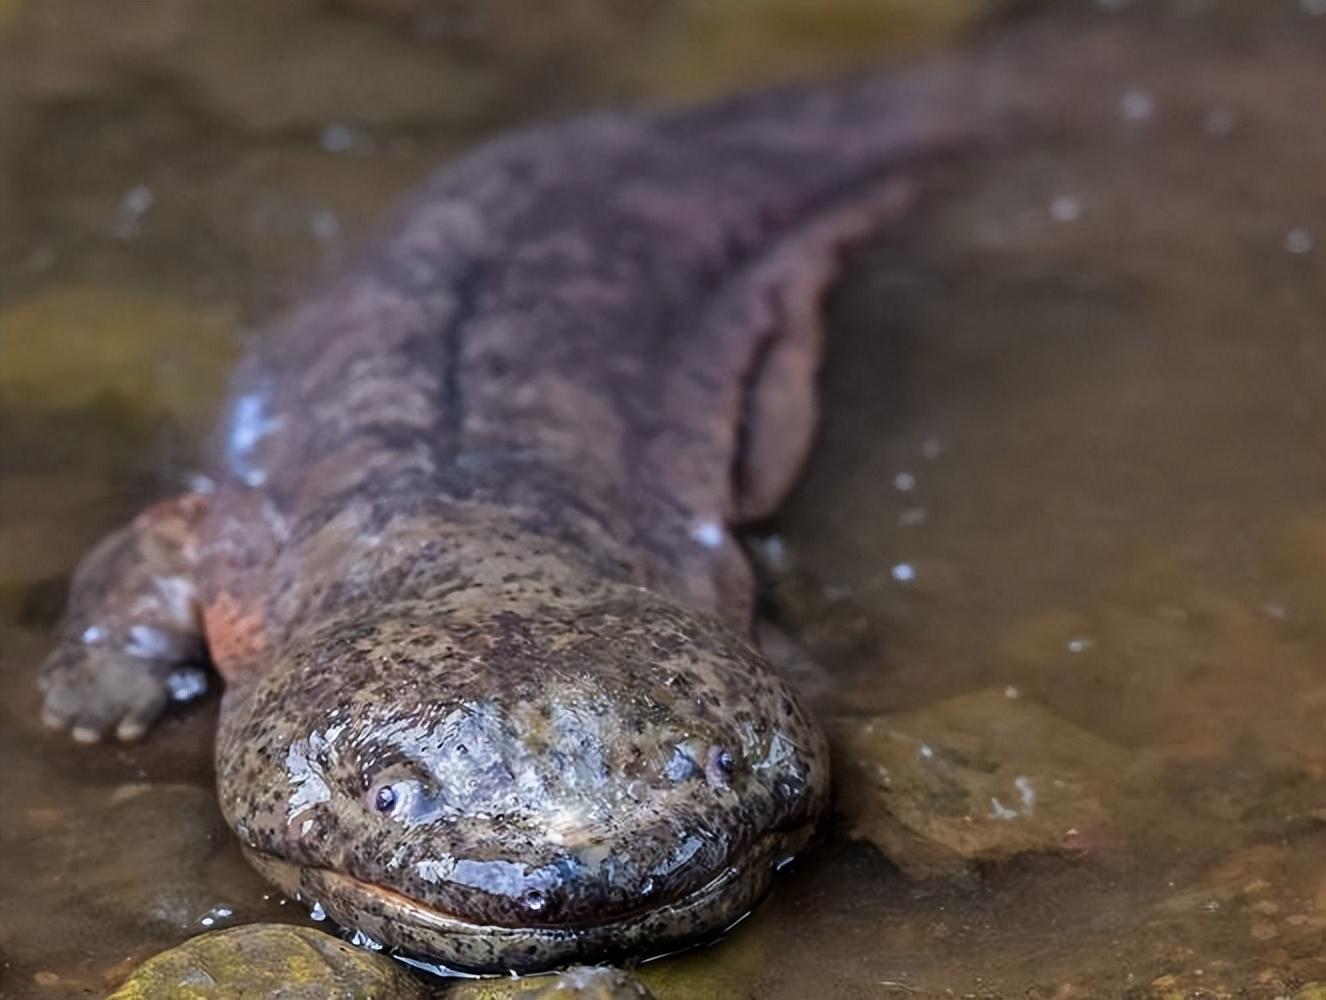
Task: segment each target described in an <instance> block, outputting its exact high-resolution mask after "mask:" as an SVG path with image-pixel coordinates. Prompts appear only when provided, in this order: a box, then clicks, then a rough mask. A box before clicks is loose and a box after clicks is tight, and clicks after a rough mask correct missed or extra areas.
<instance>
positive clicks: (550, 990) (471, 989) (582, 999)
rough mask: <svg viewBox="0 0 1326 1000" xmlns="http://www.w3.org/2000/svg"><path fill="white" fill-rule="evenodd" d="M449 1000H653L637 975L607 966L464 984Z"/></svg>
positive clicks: (579, 967) (581, 967)
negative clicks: (549, 974) (550, 974)
mask: <svg viewBox="0 0 1326 1000" xmlns="http://www.w3.org/2000/svg"><path fill="white" fill-rule="evenodd" d="M445 996H446V997H447V1000H651V998H652V997H653V996H654V994H652V993H650V992H649V990H648V988H647V987H646V986H645V985H644V983H642V982H641V981H640V980H639V979H638V978H636V976H635V975H633V974H632V973H629V972H624V971H623V970H621V969H612V968H608V967H606V966H578V967H576V968H571V969H567V970H566V971H565V972H560V973H558V974H556V975H553V976H530V977H526V978H523V979H505V980H502V979H497V980H493V979H488V980H477V981H474V982H468V983H463V984H461V985H459V986H457V987H455V988H454V989H451V990H448V991H447V992H446V994H445Z"/></svg>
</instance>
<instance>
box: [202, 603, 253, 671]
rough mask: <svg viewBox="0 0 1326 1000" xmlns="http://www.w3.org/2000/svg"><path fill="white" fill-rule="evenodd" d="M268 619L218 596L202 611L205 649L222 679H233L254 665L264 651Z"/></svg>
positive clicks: (249, 608)
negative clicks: (223, 677)
mask: <svg viewBox="0 0 1326 1000" xmlns="http://www.w3.org/2000/svg"><path fill="white" fill-rule="evenodd" d="M266 628H267V619H266V617H265V616H264V615H263V612H262V609H261V608H251V607H245V606H244V605H242V604H241V603H240V602H239V601H237V600H235V598H233V597H232V596H231V595H230V594H228V593H222V594H220V595H219V596H218V597H217V598H216V599H215V600H214V601H212V603H210V604H209V605H207V607H206V608H205V609H204V610H203V632H204V635H205V636H206V637H207V648H208V651H209V652H210V654H211V657H212V663H213V664H215V665H216V669H217V670H219V671H220V672H221V673H222V675H223V676H225V677H226V678H227V679H232V678H234V677H235V675H236V674H239V673H242V672H244V670H245V669H246V668H247V667H249V666H250V665H252V664H254V663H255V662H257V660H258V659H259V658H260V657H261V655H262V653H263V652H264V650H266V648H267V633H266Z"/></svg>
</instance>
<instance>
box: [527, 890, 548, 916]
mask: <svg viewBox="0 0 1326 1000" xmlns="http://www.w3.org/2000/svg"><path fill="white" fill-rule="evenodd" d="M520 901H521V903H523V904H524V906H525V909H527V910H529V911H530V912H531V913H540V912H542V911H543V909H544V908H545V907H546V906H547V905H548V894H547V893H546V892H544V891H543V890H542V889H526V890H525V891H524V892H523V893H521V895H520Z"/></svg>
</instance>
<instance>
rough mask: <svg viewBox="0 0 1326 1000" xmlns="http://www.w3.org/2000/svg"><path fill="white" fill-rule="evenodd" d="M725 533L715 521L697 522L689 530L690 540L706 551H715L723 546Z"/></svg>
mask: <svg viewBox="0 0 1326 1000" xmlns="http://www.w3.org/2000/svg"><path fill="white" fill-rule="evenodd" d="M726 535H727V532H725V531H724V530H723V526H722V525H721V524H719V523H718V522H717V521H699V522H697V523H696V524H695V525H694V527H692V528H691V539H692V540H693V541H696V542H698V543H699V544H700V545H703V546H704V547H705V548H706V549H716V548H718V547H719V546H720V545H722V544H723V539H724V538H725V537H726Z"/></svg>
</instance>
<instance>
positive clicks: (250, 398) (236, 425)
mask: <svg viewBox="0 0 1326 1000" xmlns="http://www.w3.org/2000/svg"><path fill="white" fill-rule="evenodd" d="M284 423H285V420H284V419H283V418H281V417H269V416H268V414H267V401H266V400H265V399H264V398H263V396H262V395H261V394H260V393H256V392H248V393H245V394H244V395H242V396H240V397H239V398H238V399H236V400H235V403H234V406H233V407H232V409H231V414H230V435H229V437H228V438H227V439H226V459H227V461H228V462H229V464H230V469H231V471H232V472H233V473H234V474H235V475H236V476H238V477H239V478H240V479H242V480H243V481H244V482H245V483H247V484H248V485H249V486H261V485H262V484H263V482H264V481H265V480H266V478H267V472H266V470H264V469H262V468H260V467H259V466H257V465H255V464H254V462H253V452H254V449H256V448H257V447H258V445H259V444H260V443H261V442H262V439H263V438H265V437H267V436H268V435H269V434H271V433H272V432H274V431H277V430H280V428H281V426H282V425H283V424H284Z"/></svg>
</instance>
